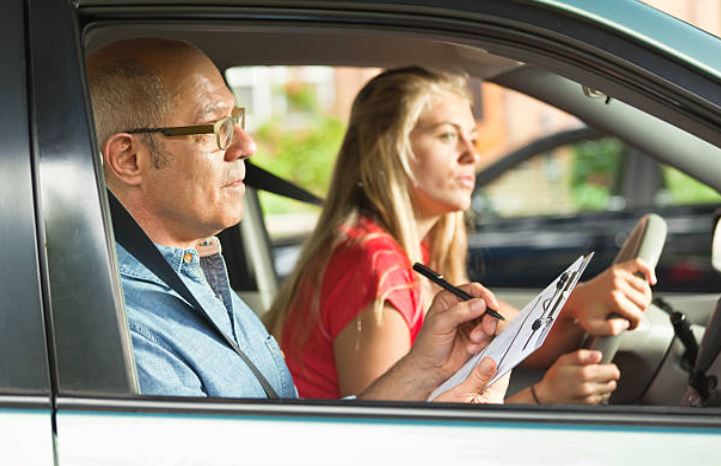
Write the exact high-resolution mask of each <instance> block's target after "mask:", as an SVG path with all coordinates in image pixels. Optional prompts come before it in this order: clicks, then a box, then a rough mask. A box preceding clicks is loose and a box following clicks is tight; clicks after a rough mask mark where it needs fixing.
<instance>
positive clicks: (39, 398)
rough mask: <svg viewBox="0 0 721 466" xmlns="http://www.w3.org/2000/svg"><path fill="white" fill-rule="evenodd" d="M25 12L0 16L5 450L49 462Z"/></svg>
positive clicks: (0, 333) (14, 457)
mask: <svg viewBox="0 0 721 466" xmlns="http://www.w3.org/2000/svg"><path fill="white" fill-rule="evenodd" d="M25 26H26V23H25V11H24V8H23V4H22V3H21V2H10V4H9V5H6V6H4V7H3V14H2V15H0V52H2V53H0V68H2V69H3V72H2V73H0V108H2V112H0V141H2V143H1V144H0V219H1V220H0V264H2V265H1V266H0V432H2V435H0V451H2V458H3V461H4V462H8V463H15V464H20V463H24V464H32V465H38V466H40V465H51V464H53V462H54V452H53V418H52V399H51V377H50V367H49V363H48V350H47V341H46V333H45V322H44V309H43V294H42V291H41V286H40V259H39V255H38V246H39V244H38V237H37V235H36V218H35V215H36V205H35V195H34V186H33V181H34V174H35V173H34V166H33V159H32V157H31V153H32V152H31V146H30V140H31V139H30V125H29V113H28V110H29V104H28V102H29V100H28V97H29V95H28V89H27V73H28V70H27V61H26V56H25V50H26V29H25Z"/></svg>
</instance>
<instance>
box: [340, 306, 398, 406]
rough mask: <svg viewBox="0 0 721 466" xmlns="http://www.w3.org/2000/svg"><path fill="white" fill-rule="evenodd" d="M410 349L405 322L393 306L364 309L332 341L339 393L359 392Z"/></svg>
mask: <svg viewBox="0 0 721 466" xmlns="http://www.w3.org/2000/svg"><path fill="white" fill-rule="evenodd" d="M410 348H411V333H410V329H409V328H408V324H407V323H406V321H405V319H404V318H403V317H402V316H401V314H400V313H399V312H398V311H397V310H396V309H395V308H394V307H393V306H391V305H390V304H387V303H386V304H385V305H384V306H383V307H382V308H381V310H380V312H379V311H377V310H376V309H375V308H374V306H373V304H371V305H370V306H368V307H367V308H365V309H364V310H363V311H361V313H360V314H358V316H357V317H356V318H355V319H354V320H352V321H351V322H350V323H349V324H348V325H347V326H346V327H345V328H344V329H343V330H342V331H341V332H340V333H339V334H338V336H337V337H336V339H335V341H334V342H333V355H334V358H335V365H336V371H337V373H338V385H339V387H340V394H341V396H347V395H355V394H359V393H361V392H362V391H363V390H365V389H366V388H367V387H368V386H369V385H370V384H371V383H372V382H373V381H375V380H376V379H377V378H378V377H380V376H381V375H383V374H384V373H385V372H386V371H387V370H388V369H390V367H391V366H393V364H395V363H396V362H397V361H398V360H399V359H401V358H402V357H403V356H405V355H406V354H407V353H408V351H409V350H410Z"/></svg>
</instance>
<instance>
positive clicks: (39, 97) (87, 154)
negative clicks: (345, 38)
mask: <svg viewBox="0 0 721 466" xmlns="http://www.w3.org/2000/svg"><path fill="white" fill-rule="evenodd" d="M141 3H142V2H122V1H121V2H117V3H112V2H95V1H92V0H91V1H77V2H73V3H72V4H71V3H70V2H65V1H55V2H52V3H48V4H43V5H42V6H41V5H40V4H39V3H37V2H32V1H31V2H28V4H27V14H28V27H29V31H28V37H29V47H28V49H29V51H30V64H31V70H32V76H31V79H30V80H29V82H30V88H31V97H32V98H31V102H33V107H32V112H31V115H32V118H31V119H30V122H31V124H32V125H33V126H32V135H33V147H35V148H36V152H35V156H36V160H37V169H36V174H37V178H38V192H39V198H40V199H39V208H38V211H39V218H40V219H41V220H42V221H41V222H39V223H40V224H41V227H40V228H41V231H42V241H41V243H40V244H42V245H43V246H44V247H43V248H42V249H41V250H40V255H41V261H40V262H41V263H42V264H43V270H42V276H43V279H44V280H45V287H46V288H44V289H45V290H46V291H45V292H46V295H47V303H46V305H47V308H48V316H49V318H48V320H49V322H50V324H51V325H50V336H51V339H50V341H52V345H50V353H49V354H50V360H51V361H52V371H51V372H52V374H53V378H52V380H53V387H54V395H55V399H54V403H55V404H54V406H55V420H54V426H55V433H56V455H57V463H58V464H61V465H83V464H87V465H91V464H92V465H95V464H108V463H110V464H113V463H114V464H137V465H144V464H148V465H149V464H154V465H155V464H219V465H220V464H240V463H242V464H289V463H293V464H339V463H340V464H369V463H391V462H399V461H405V462H409V463H418V464H439V463H453V464H478V463H494V464H505V463H508V464H528V463H537V464H559V463H560V464H578V463H583V464H607V463H623V462H629V458H631V457H634V458H635V459H636V460H638V459H640V458H641V457H642V459H643V460H644V461H653V462H654V463H656V464H675V463H676V462H677V461H678V460H679V458H681V457H682V458H683V460H684V461H689V462H698V463H700V462H703V461H705V460H706V459H707V458H714V457H716V456H718V454H719V453H720V452H721V443H720V442H719V441H718V440H719V436H720V435H721V422H720V421H719V417H718V416H719V411H718V410H714V409H710V410H705V411H691V410H688V409H685V408H675V409H668V408H652V407H620V408H606V407H596V408H579V407H540V408H539V407H532V406H525V407H520V408H507V407H505V406H479V407H468V406H458V405H442V404H438V405H430V404H425V403H391V402H389V403H371V402H362V401H340V402H335V401H302V400H284V401H262V400H260V401H259V400H228V399H209V400H205V399H202V400H200V399H187V398H185V399H184V398H173V397H147V396H142V395H140V394H138V390H137V382H136V377H135V371H134V365H133V359H132V351H131V350H132V349H131V347H130V342H129V338H128V335H127V327H126V326H127V323H126V319H125V316H124V312H123V307H122V295H121V292H120V288H119V286H118V277H117V274H116V273H115V260H114V256H113V244H112V236H111V234H110V229H109V222H110V218H109V217H108V214H107V203H106V200H105V194H104V185H103V183H102V175H101V167H100V163H99V161H98V158H97V156H96V150H97V147H95V145H94V144H93V142H92V137H91V126H92V125H91V124H90V121H91V120H90V118H89V105H88V100H87V99H88V98H87V91H86V88H85V83H84V81H85V78H84V75H83V73H82V68H83V56H82V55H83V39H84V38H85V36H84V34H85V33H87V32H88V30H92V29H96V30H100V29H101V28H103V27H105V28H108V29H107V30H108V31H110V32H111V34H108V35H107V36H105V37H106V39H109V40H110V39H112V38H118V37H122V36H123V34H127V35H130V36H132V35H136V34H153V33H155V34H159V33H162V32H163V31H165V32H166V33H169V34H171V35H172V34H177V35H179V36H180V37H185V38H187V39H189V40H193V39H195V40H198V41H199V42H201V43H202V41H203V39H205V40H211V41H212V38H213V37H214V36H219V35H221V34H222V32H223V31H228V30H233V28H235V27H237V28H239V30H243V31H246V32H248V31H250V33H253V32H254V31H255V32H258V31H260V32H261V33H262V34H265V35H268V34H270V35H272V34H274V33H276V32H278V33H288V32H291V33H296V30H297V34H298V37H296V38H295V40H296V41H298V40H299V38H302V39H303V40H308V39H309V38H312V37H313V34H321V33H322V32H324V31H327V29H328V28H329V27H330V26H332V27H334V28H336V29H340V30H345V29H346V28H348V24H349V22H350V23H352V24H353V25H354V28H360V29H365V30H368V31H371V32H372V33H375V32H379V31H382V32H386V33H392V34H398V35H400V36H402V35H408V34H418V33H419V31H422V32H421V34H428V31H434V34H436V35H435V36H434V37H435V40H440V39H438V38H439V37H444V38H445V39H444V40H454V41H459V42H465V41H471V42H472V43H474V44H476V45H478V44H481V43H482V44H484V45H487V46H491V47H492V46H493V44H496V46H497V47H498V49H499V50H505V49H504V47H507V45H506V46H502V45H499V43H500V42H503V41H511V39H512V37H511V36H508V35H504V34H508V33H510V31H511V29H508V30H507V32H506V33H503V32H498V28H500V30H501V31H502V30H504V28H502V27H501V26H502V25H503V24H504V23H508V22H511V23H512V22H513V21H521V20H522V21H525V23H519V24H521V25H522V24H526V25H533V26H532V27H526V28H525V29H524V28H521V29H523V33H522V34H520V35H518V36H516V37H515V39H516V40H521V38H522V37H523V39H522V40H525V41H528V40H530V39H529V37H530V38H533V37H534V36H533V31H538V29H539V28H540V29H543V28H548V29H543V31H545V33H544V34H541V35H542V36H543V38H541V37H540V36H536V37H535V40H537V41H539V42H543V43H546V41H548V40H550V38H551V37H553V36H554V35H555V34H561V31H562V29H563V27H565V26H569V25H572V24H574V19H573V18H568V17H567V16H566V15H567V13H563V14H561V13H558V12H554V11H553V10H551V9H549V8H548V7H547V6H546V5H543V4H542V3H541V2H539V3H537V4H534V6H533V8H529V3H528V2H483V3H478V4H475V3H474V4H471V3H468V2H440V1H439V2H423V3H424V4H423V5H420V4H418V5H413V4H412V2H398V3H396V4H395V5H394V6H392V7H391V6H388V5H387V4H386V3H385V2H375V3H374V2H366V3H365V4H361V3H360V2H352V3H349V4H348V5H345V4H338V3H336V2H308V3H305V2H294V3H293V4H292V6H289V4H286V3H284V2H267V3H263V2H255V3H252V4H251V3H248V2H237V4H231V3H230V2H229V3H227V4H224V6H222V7H214V6H208V5H206V4H205V3H202V2H198V3H196V4H193V3H192V2H182V5H181V4H180V3H181V2H179V4H178V5H175V6H174V5H172V4H170V3H168V2H159V3H158V4H154V3H152V2H148V3H146V4H141ZM161 3H162V4H161ZM418 3H421V2H418ZM453 6H455V7H456V8H458V9H454V8H451V7H453ZM463 8H468V9H469V10H468V11H463ZM379 11H380V13H379ZM439 12H440V13H441V15H440V17H441V19H439ZM489 19H491V20H492V21H490V23H487V22H486V21H488V20H489ZM489 24H490V26H489ZM84 28H87V29H84ZM351 29H353V28H351ZM551 30H553V31H554V32H553V34H550V33H548V31H551ZM494 31H495V32H494ZM591 33H592V34H591ZM196 34H197V35H196ZM489 34H490V35H491V36H493V34H497V36H496V38H495V39H493V40H489V37H491V36H489ZM546 34H548V35H546ZM604 34H605V33H604V32H603V31H602V30H600V29H599V30H595V29H594V30H592V31H590V32H589V36H590V37H583V39H578V40H579V41H581V43H584V42H583V41H588V42H585V43H587V44H588V47H589V48H590V49H593V48H594V47H596V48H597V47H599V44H598V43H595V41H600V42H602V43H603V42H604V41H605V39H606V37H605V36H604ZM595 35H600V36H602V37H600V38H594V36H595ZM244 38H246V39H252V36H244ZM482 39H484V40H486V41H487V42H484V41H482ZM541 39H542V40H541ZM531 42H532V41H531ZM252 43H254V42H253V41H252V40H249V41H248V42H244V44H245V45H244V47H245V48H246V50H248V53H250V52H251V50H252V47H251V46H250V44H252ZM594 43H595V45H593V46H591V45H590V44H594ZM225 45H226V46H228V44H225ZM289 45H292V44H289ZM716 45H717V46H718V44H716ZM256 47H257V49H258V50H260V51H261V52H263V53H271V51H272V50H271V49H270V48H263V47H260V46H256ZM522 48H523V47H521V48H520V49H522ZM629 49H633V51H634V53H639V54H641V56H642V58H643V54H644V53H647V52H644V49H643V47H629ZM513 50H515V53H520V52H519V51H518V50H519V49H513ZM555 51H556V50H555V49H554V48H553V47H549V51H546V52H544V53H540V52H533V53H531V54H529V56H528V57H527V58H529V59H531V60H533V59H536V60H540V59H541V58H543V59H549V54H550V53H551V52H555ZM651 55H652V57H651V58H653V60H658V61H663V62H666V61H668V58H666V57H663V56H662V55H657V54H651ZM681 75H682V77H685V76H686V75H684V74H683V73H681ZM702 84H703V86H701V87H702V89H700V90H699V89H696V91H698V92H702V91H704V92H703V95H706V94H708V90H707V89H705V88H704V86H711V87H713V89H714V90H718V87H719V84H718V83H717V82H715V81H713V82H710V83H706V82H704V83H702ZM644 99H647V100H648V99H650V97H648V96H645V95H644V96H642V98H640V100H641V101H642V102H646V100H644ZM648 102H652V99H650V100H648ZM648 102H646V103H648ZM44 110H45V111H44ZM688 118H690V117H688ZM719 119H720V120H721V118H719ZM684 121H685V120H684ZM686 123H688V124H689V125H690V126H693V124H692V123H693V119H692V118H690V120H689V121H686ZM717 123H718V122H714V121H712V122H711V123H709V124H711V125H712V126H714V125H716V124H717ZM714 128H715V126H714ZM705 129H706V128H701V129H700V130H699V131H700V132H701V133H704V130H705ZM704 134H705V133H704ZM677 445H682V453H683V454H682V455H681V454H680V453H679V447H677ZM560 447H562V448H560Z"/></svg>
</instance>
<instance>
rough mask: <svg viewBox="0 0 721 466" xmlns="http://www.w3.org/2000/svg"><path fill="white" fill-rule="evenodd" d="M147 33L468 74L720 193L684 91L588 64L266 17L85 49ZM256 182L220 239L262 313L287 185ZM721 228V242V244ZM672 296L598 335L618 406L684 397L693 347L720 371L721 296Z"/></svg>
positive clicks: (111, 29) (108, 34)
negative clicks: (270, 212) (265, 197)
mask: <svg viewBox="0 0 721 466" xmlns="http://www.w3.org/2000/svg"><path fill="white" fill-rule="evenodd" d="M141 36H163V37H169V38H176V39H182V40H185V41H189V42H191V43H193V44H195V45H196V46H198V47H199V48H201V49H202V50H204V51H205V52H206V53H208V54H209V56H210V57H211V58H212V59H213V61H214V62H215V63H216V65H217V66H218V67H219V69H220V70H221V71H222V70H225V69H228V68H230V67H233V66H251V65H326V66H354V67H377V68H391V67H398V66H405V65H422V66H427V67H433V68H439V69H449V70H459V71H463V72H466V73H468V75H470V76H472V77H473V78H477V79H480V80H483V81H488V82H493V83H495V84H498V85H500V86H502V87H505V88H508V89H512V90H515V91H517V92H520V93H523V94H525V95H528V96H531V97H533V98H535V99H538V100H540V101H543V102H546V103H548V104H549V105H552V106H554V107H556V108H559V109H561V110H563V111H565V112H568V113H570V114H572V115H574V116H576V117H577V118H579V119H580V120H581V121H582V122H583V123H584V124H585V125H586V126H587V127H588V128H591V130H592V131H597V132H602V133H603V134H609V135H613V136H615V137H617V138H619V139H620V140H622V141H623V142H624V143H626V144H627V145H629V146H631V147H634V148H637V149H639V150H642V151H644V152H645V153H648V154H654V156H655V157H657V158H658V160H659V161H660V162H663V163H666V164H669V165H671V166H673V167H675V168H677V169H679V170H681V171H682V172H684V173H686V174H688V175H690V176H692V177H693V178H695V179H697V180H699V181H701V182H703V183H706V184H708V185H709V186H711V187H713V188H715V189H717V190H718V189H719V188H721V181H719V180H721V164H718V163H715V161H717V160H721V147H718V146H716V145H714V144H712V143H710V142H708V141H707V140H705V139H702V138H701V137H698V136H696V135H695V134H694V133H702V132H703V131H702V130H701V129H699V128H696V127H694V124H693V123H690V122H689V121H688V120H684V117H683V111H678V112H677V113H674V112H671V111H669V110H668V108H669V107H674V106H677V103H675V102H674V101H673V96H665V97H658V96H656V97H655V98H651V97H649V96H647V95H644V94H643V93H642V92H641V91H639V90H638V89H636V88H633V87H632V86H630V85H629V86H628V87H625V88H624V87H623V86H621V85H620V84H619V83H618V82H613V81H611V80H609V79H607V78H605V77H602V76H594V75H593V73H592V72H591V71H589V70H587V69H584V68H583V67H582V66H577V67H574V65H573V64H572V63H566V64H562V63H560V62H552V61H544V59H543V58H542V56H540V55H538V53H537V52H536V51H532V50H526V49H523V48H521V47H518V48H515V47H513V46H509V45H507V44H503V43H500V42H497V41H494V40H491V39H489V40H487V41H481V40H479V39H461V38H459V36H457V35H454V36H451V35H449V36H443V35H438V34H431V33H422V32H418V31H416V32H408V31H394V30H393V28H390V27H389V28H387V29H385V30H367V29H363V28H356V27H353V26H352V25H351V26H348V27H344V28H342V29H341V28H335V27H313V26H305V27H299V26H297V25H293V26H292V27H282V26H274V27H273V28H272V29H271V28H269V27H268V26H267V25H257V26H254V25H253V24H250V25H243V26H241V25H237V24H232V23H227V24H213V25H207V24H195V23H192V22H185V23H182V24H180V23H167V24H166V23H158V24H152V23H148V24H135V23H128V24H122V23H120V24H112V25H102V24H98V25H94V26H92V27H91V28H89V29H88V30H87V31H86V34H85V37H84V42H85V45H86V51H92V50H94V49H97V48H98V47H101V46H103V45H105V44H107V43H110V42H113V41H116V40H121V39H126V38H134V37H141ZM299 44H302V45H299ZM654 99H655V100H654ZM641 108H643V109H641ZM678 115H681V116H678ZM260 172H261V173H262V170H261V171H260ZM247 184H248V185H249V186H251V187H253V188H255V189H249V190H248V191H247V195H246V200H245V202H246V207H245V212H246V213H245V217H244V220H243V221H242V222H241V224H240V226H237V227H234V228H231V229H229V230H227V231H225V232H223V233H222V234H221V240H222V242H223V253H224V255H225V258H226V262H227V264H228V269H229V273H230V275H231V277H230V278H231V283H232V284H233V286H234V288H235V289H236V291H237V292H238V293H239V294H240V296H241V297H242V298H243V299H244V300H245V301H246V302H248V303H249V304H250V305H251V307H252V308H253V309H254V310H255V311H256V312H258V313H259V314H262V312H263V310H264V309H265V308H267V306H268V305H269V303H270V301H271V300H272V297H273V295H274V293H275V292H276V290H277V288H278V280H279V278H278V273H277V271H276V270H275V267H274V263H273V257H272V253H271V242H270V239H269V236H268V232H267V229H266V227H265V225H264V220H263V212H262V206H261V204H260V203H259V201H258V196H257V192H256V190H270V191H271V192H273V191H275V192H278V191H279V188H278V186H279V185H280V184H282V183H280V182H278V181H277V180H275V181H274V179H273V178H272V177H271V178H268V177H265V178H263V177H262V176H261V175H251V174H249V175H248V178H247ZM280 191H282V188H281V189H280ZM667 229H668V227H667V225H666V223H665V222H664V220H663V219H662V218H660V217H658V216H654V215H647V216H644V217H643V218H641V219H640V220H639V223H638V224H637V227H636V228H635V229H634V231H633V233H631V234H630V235H629V236H628V238H627V239H626V241H625V243H624V246H623V248H622V249H621V251H620V252H619V253H618V256H617V260H619V261H620V260H622V259H624V258H631V257H642V258H644V259H645V260H647V261H648V262H649V263H652V264H655V263H656V262H657V261H658V258H659V256H660V255H662V254H663V245H664V240H665V238H666V236H667ZM710 235H712V232H709V236H710ZM719 235H721V233H717V237H716V238H717V240H716V242H715V244H721V240H718V236H719ZM718 249H721V248H718ZM711 255H712V251H708V256H709V260H711ZM719 257H721V251H717V252H716V255H715V256H714V259H715V260H716V261H717V262H715V263H716V264H718V263H721V259H719ZM717 269H719V267H718V266H717ZM535 292H536V290H516V289H501V290H499V291H498V293H497V294H498V295H499V296H500V297H502V298H503V299H504V300H506V301H508V302H509V303H511V304H513V305H516V306H519V307H522V306H523V305H524V304H525V303H526V302H527V301H528V300H529V299H530V298H531V297H532V296H533V295H534V294H535ZM664 297H665V298H667V299H666V301H667V302H668V303H670V306H671V308H672V309H671V310H670V311H669V310H668V309H664V308H662V307H660V306H659V305H654V306H652V308H651V309H650V310H649V311H648V312H647V315H646V317H645V318H644V321H643V323H642V325H641V326H639V328H638V329H636V330H634V331H632V332H625V333H624V334H623V335H622V336H620V337H616V338H606V339H589V340H590V341H588V344H589V345H590V347H594V348H605V349H606V351H605V353H607V354H608V355H610V353H612V352H615V353H616V355H615V358H614V362H616V364H618V365H619V368H620V370H621V374H622V379H621V382H620V384H619V389H618V390H617V391H616V393H615V394H614V396H613V397H612V398H611V401H610V403H611V404H639V405H664V406H682V405H684V403H686V401H685V398H684V394H685V392H686V390H687V385H688V379H689V374H690V372H691V371H692V370H693V366H694V364H695V362H696V361H697V359H696V358H694V357H693V356H692V355H693V354H697V353H699V351H701V352H703V353H704V355H705V356H704V357H703V358H701V359H703V360H702V361H701V365H702V366H704V367H703V370H704V373H705V374H708V375H711V374H714V375H717V376H719V375H721V363H720V362H719V358H717V357H715V356H713V357H710V356H708V355H709V354H713V353H714V352H716V353H717V352H718V348H716V347H715V346H714V344H712V342H711V340H712V338H711V337H705V336H704V331H705V330H706V329H707V323H708V322H709V321H710V322H711V324H712V328H710V329H709V330H706V332H707V336H708V334H713V335H715V334H716V333H717V332H719V331H721V330H719V328H721V317H719V316H718V314H719V312H721V311H716V312H715V309H716V306H717V299H718V297H719V296H718V295H717V294H714V293H696V294H668V295H664ZM678 310H682V311H683V320H684V322H685V326H684V325H680V324H674V323H672V319H671V316H673V312H677V311H678ZM681 334H683V336H679V335H681ZM689 335H691V337H689ZM691 340H692V341H693V343H692V342H691ZM713 340H714V341H718V340H719V339H718V338H713ZM694 343H695V344H696V348H695V349H694V347H693V344H694ZM699 344H700V345H701V350H699V348H698V345H699ZM614 349H615V351H614ZM704 358H705V359H704ZM709 360H710V361H711V362H709ZM538 377H539V374H538V373H535V372H533V371H524V370H516V371H514V376H513V380H512V387H511V389H510V390H509V393H510V392H512V391H513V390H514V389H515V390H517V389H518V388H521V387H523V386H526V385H527V384H528V383H530V382H531V381H533V380H536V379H537V378H538ZM704 380H705V379H704Z"/></svg>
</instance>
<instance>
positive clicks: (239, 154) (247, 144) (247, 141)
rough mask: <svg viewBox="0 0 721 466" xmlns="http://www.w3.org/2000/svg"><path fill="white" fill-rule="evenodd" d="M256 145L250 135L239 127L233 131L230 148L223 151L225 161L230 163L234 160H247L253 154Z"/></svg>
mask: <svg viewBox="0 0 721 466" xmlns="http://www.w3.org/2000/svg"><path fill="white" fill-rule="evenodd" d="M255 151H256V145H255V141H253V138H251V137H250V134H248V133H246V132H245V130H243V129H242V128H241V127H240V126H239V125H236V126H235V128H234V130H233V140H232V141H231V142H230V146H228V148H227V149H225V160H227V161H228V162H232V161H233V160H236V159H247V158H248V157H250V156H251V155H253V154H255Z"/></svg>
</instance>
